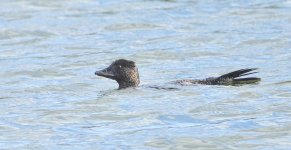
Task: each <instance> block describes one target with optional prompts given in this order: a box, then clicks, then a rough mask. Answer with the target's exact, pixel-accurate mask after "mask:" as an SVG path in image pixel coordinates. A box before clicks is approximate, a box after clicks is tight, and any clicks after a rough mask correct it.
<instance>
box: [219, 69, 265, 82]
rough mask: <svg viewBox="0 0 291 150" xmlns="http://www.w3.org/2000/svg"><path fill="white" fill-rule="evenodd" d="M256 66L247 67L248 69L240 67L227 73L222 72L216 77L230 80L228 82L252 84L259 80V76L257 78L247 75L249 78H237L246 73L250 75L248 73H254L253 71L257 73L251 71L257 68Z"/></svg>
mask: <svg viewBox="0 0 291 150" xmlns="http://www.w3.org/2000/svg"><path fill="white" fill-rule="evenodd" d="M257 69H258V68H248V69H240V70H237V71H233V72H230V73H227V74H224V75H222V76H220V77H218V78H217V79H218V80H221V81H223V80H224V81H227V80H228V81H229V80H230V81H231V82H230V84H232V85H233V84H253V83H257V82H259V81H261V78H257V77H249V78H239V77H242V76H246V75H250V74H254V73H258V72H252V71H254V70H257Z"/></svg>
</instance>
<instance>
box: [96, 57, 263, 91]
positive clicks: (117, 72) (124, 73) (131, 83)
mask: <svg viewBox="0 0 291 150" xmlns="http://www.w3.org/2000/svg"><path fill="white" fill-rule="evenodd" d="M257 69H258V68H246V69H240V70H236V71H233V72H230V73H227V74H223V75H221V76H218V77H208V78H205V79H182V80H176V81H172V82H170V83H173V84H179V85H197V84H204V85H242V84H255V83H258V82H259V81H261V78H258V77H244V78H241V77H243V76H246V75H250V74H254V73H258V72H256V71H255V70H257ZM95 75H97V76H101V77H105V78H108V79H112V80H115V81H116V82H117V83H118V85H119V87H118V89H125V88H129V87H137V86H139V84H140V78H139V72H138V68H137V66H136V63H135V62H134V61H132V60H127V59H118V60H115V61H113V62H112V63H111V65H109V66H108V67H107V68H105V69H102V70H99V71H96V72H95Z"/></svg>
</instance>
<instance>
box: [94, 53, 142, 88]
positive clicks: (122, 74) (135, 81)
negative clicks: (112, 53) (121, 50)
mask: <svg viewBox="0 0 291 150" xmlns="http://www.w3.org/2000/svg"><path fill="white" fill-rule="evenodd" d="M95 75H97V76H102V77H105V78H109V79H112V80H115V81H116V82H117V83H118V84H119V89H123V88H127V87H136V86H138V85H139V83H140V81H139V74H138V69H137V67H136V65H135V62H133V61H130V60H126V59H119V60H116V61H114V62H113V63H112V64H111V65H110V66H109V67H107V68H105V69H103V70H100V71H96V72H95Z"/></svg>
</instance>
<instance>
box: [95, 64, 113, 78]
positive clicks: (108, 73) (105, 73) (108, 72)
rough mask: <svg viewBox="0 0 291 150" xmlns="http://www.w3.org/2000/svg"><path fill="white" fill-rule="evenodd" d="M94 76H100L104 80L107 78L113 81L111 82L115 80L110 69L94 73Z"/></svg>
mask: <svg viewBox="0 0 291 150" xmlns="http://www.w3.org/2000/svg"><path fill="white" fill-rule="evenodd" d="M95 75H97V76H101V77H105V78H109V79H113V80H114V79H115V75H114V73H113V72H112V71H111V69H110V67H108V68H105V69H103V70H99V71H96V72H95Z"/></svg>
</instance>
